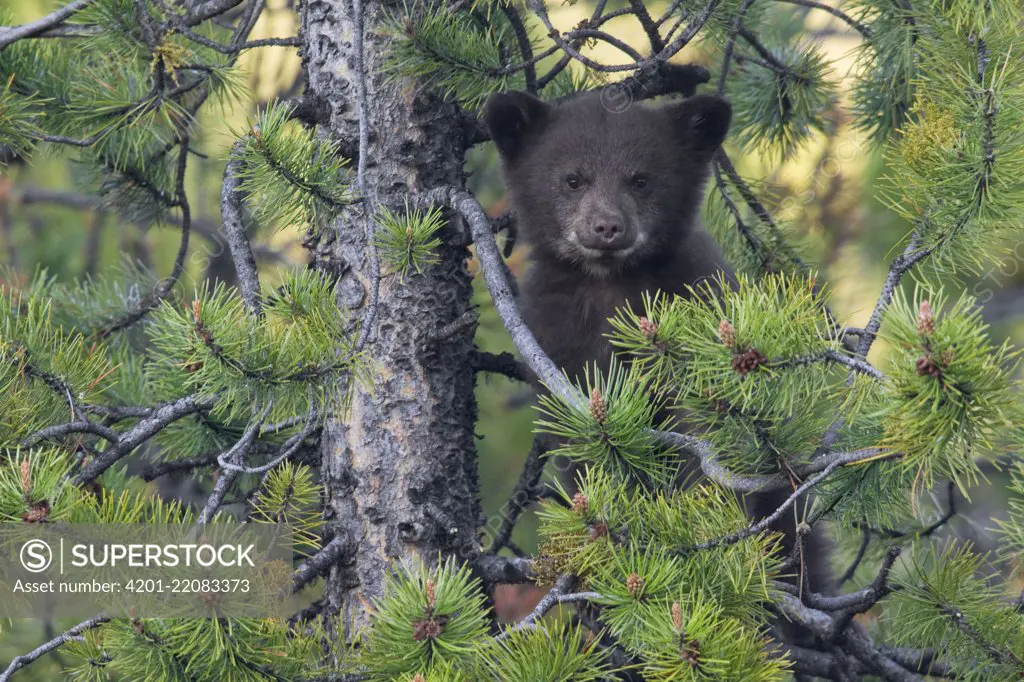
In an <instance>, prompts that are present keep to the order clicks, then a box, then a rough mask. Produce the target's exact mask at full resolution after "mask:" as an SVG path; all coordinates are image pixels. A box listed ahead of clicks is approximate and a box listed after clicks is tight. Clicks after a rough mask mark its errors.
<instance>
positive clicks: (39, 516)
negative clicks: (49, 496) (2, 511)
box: [21, 500, 50, 523]
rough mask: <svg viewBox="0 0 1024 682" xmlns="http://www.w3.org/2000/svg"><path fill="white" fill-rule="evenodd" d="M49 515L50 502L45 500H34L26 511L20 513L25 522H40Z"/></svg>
mask: <svg viewBox="0 0 1024 682" xmlns="http://www.w3.org/2000/svg"><path fill="white" fill-rule="evenodd" d="M49 515H50V503H49V502H47V501H46V500H42V501H40V502H36V503H35V504H33V505H31V506H30V507H29V508H28V511H27V512H25V513H24V514H22V515H21V520H22V521H24V522H25V523H42V522H43V521H45V520H46V517H47V516H49Z"/></svg>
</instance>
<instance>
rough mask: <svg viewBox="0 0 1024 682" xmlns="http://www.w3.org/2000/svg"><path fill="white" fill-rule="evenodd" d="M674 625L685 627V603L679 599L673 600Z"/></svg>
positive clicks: (677, 627) (675, 626) (678, 627)
mask: <svg viewBox="0 0 1024 682" xmlns="http://www.w3.org/2000/svg"><path fill="white" fill-rule="evenodd" d="M672 627H674V628H675V629H676V630H682V629H683V605H682V604H680V603H679V602H677V601H674V602H672Z"/></svg>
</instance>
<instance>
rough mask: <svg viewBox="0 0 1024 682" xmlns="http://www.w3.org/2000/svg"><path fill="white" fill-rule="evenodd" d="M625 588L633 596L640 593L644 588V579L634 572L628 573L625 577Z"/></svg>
mask: <svg viewBox="0 0 1024 682" xmlns="http://www.w3.org/2000/svg"><path fill="white" fill-rule="evenodd" d="M626 589H627V590H629V593H630V594H631V595H633V596H634V597H635V596H637V595H638V594H640V590H642V589H644V579H643V578H641V577H640V576H638V575H637V574H636V573H630V574H629V576H628V577H627V578H626Z"/></svg>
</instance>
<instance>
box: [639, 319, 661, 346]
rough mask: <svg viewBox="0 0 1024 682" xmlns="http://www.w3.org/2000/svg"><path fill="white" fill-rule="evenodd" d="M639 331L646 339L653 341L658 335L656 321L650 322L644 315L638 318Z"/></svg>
mask: <svg viewBox="0 0 1024 682" xmlns="http://www.w3.org/2000/svg"><path fill="white" fill-rule="evenodd" d="M640 333H641V334H643V335H644V338H645V339H647V340H648V341H653V340H654V339H655V337H657V336H658V323H657V322H651V321H650V320H648V319H647V318H646V317H641V318H640Z"/></svg>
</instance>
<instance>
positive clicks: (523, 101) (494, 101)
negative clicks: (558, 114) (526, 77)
mask: <svg viewBox="0 0 1024 682" xmlns="http://www.w3.org/2000/svg"><path fill="white" fill-rule="evenodd" d="M550 112H551V106H550V105H549V104H547V103H546V102H544V101H542V100H539V99H537V98H536V97H534V96H533V95H530V94H528V93H525V92H503V93H497V94H494V95H491V97H490V98H489V99H488V100H487V106H486V107H485V108H484V122H485V123H486V124H487V130H488V132H490V134H491V139H492V140H494V143H495V144H497V145H498V151H500V152H501V155H502V157H503V158H505V159H506V160H511V159H513V158H515V156H516V154H518V153H519V150H520V148H521V146H522V141H523V137H525V136H526V134H527V133H529V132H532V131H536V130H539V129H540V128H541V127H543V126H544V124H545V123H546V122H547V120H548V115H549V114H550Z"/></svg>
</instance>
